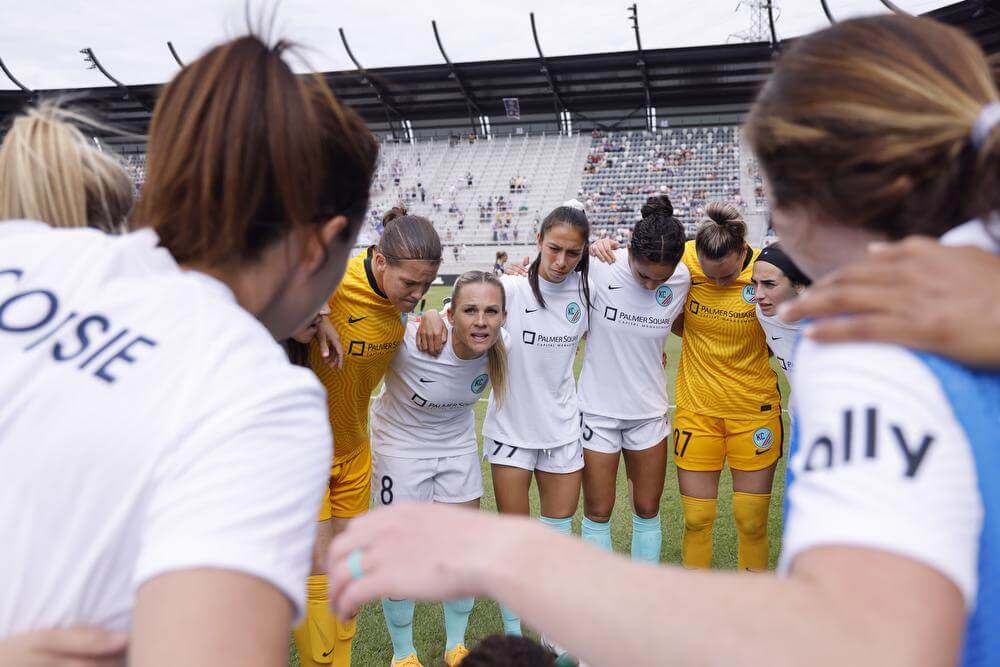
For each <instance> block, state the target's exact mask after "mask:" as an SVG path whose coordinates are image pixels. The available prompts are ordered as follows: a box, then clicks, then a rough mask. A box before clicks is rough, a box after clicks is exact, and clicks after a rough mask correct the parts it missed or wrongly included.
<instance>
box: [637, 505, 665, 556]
mask: <svg viewBox="0 0 1000 667" xmlns="http://www.w3.org/2000/svg"><path fill="white" fill-rule="evenodd" d="M662 545H663V527H662V526H661V525H660V515H659V514H657V515H656V516H653V517H650V518H648V519H643V518H642V517H641V516H639V515H638V514H633V515H632V559H633V560H641V561H645V562H647V563H659V562H660V547H661V546H662Z"/></svg>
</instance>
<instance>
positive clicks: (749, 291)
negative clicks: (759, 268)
mask: <svg viewBox="0 0 1000 667" xmlns="http://www.w3.org/2000/svg"><path fill="white" fill-rule="evenodd" d="M756 293H757V291H756V290H755V289H754V286H753V285H747V286H746V287H744V288H743V300H744V301H746V302H747V303H754V297H755V296H756Z"/></svg>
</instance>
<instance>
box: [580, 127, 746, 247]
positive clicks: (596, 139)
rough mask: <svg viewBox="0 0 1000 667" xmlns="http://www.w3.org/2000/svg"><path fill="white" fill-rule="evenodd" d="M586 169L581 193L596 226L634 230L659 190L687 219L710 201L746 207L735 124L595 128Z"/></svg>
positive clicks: (611, 230)
mask: <svg viewBox="0 0 1000 667" xmlns="http://www.w3.org/2000/svg"><path fill="white" fill-rule="evenodd" d="M583 170H584V174H583V181H582V185H581V190H580V195H581V198H582V201H583V203H584V206H585V208H586V210H587V215H588V217H589V218H590V221H591V225H592V226H593V227H594V228H595V229H596V230H605V231H608V232H609V233H610V234H617V233H618V232H617V231H616V230H617V229H618V228H623V229H625V228H630V227H631V226H632V224H633V223H634V222H635V221H636V220H638V219H639V217H640V213H639V210H640V208H641V207H642V204H643V203H644V202H645V201H646V199H647V198H649V197H650V196H651V195H653V194H657V193H664V194H667V195H669V196H670V199H671V201H672V202H673V204H674V211H675V214H676V215H677V217H678V218H679V219H681V220H682V221H684V222H686V223H691V222H693V221H696V220H697V219H698V218H700V217H702V215H703V213H704V207H705V204H706V203H707V202H708V201H710V200H722V201H728V202H731V203H734V204H736V205H738V206H740V207H744V206H745V202H744V201H743V198H742V197H741V195H740V142H739V134H738V131H737V128H736V127H735V126H711V127H689V128H678V129H663V130H659V131H657V132H645V131H627V132H610V133H602V132H595V133H593V134H592V138H591V147H590V154H589V155H588V156H587V160H586V164H585V165H584V167H583Z"/></svg>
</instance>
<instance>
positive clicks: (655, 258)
mask: <svg viewBox="0 0 1000 667" xmlns="http://www.w3.org/2000/svg"><path fill="white" fill-rule="evenodd" d="M684 240H685V239H684V225H682V224H681V223H680V220H678V219H677V218H675V217H674V207H673V204H671V203H670V197H668V196H667V195H659V196H656V197H650V198H649V199H647V200H646V203H645V204H643V207H642V220H640V221H639V222H637V223H635V227H633V228H632V240H631V241H630V242H629V250H630V251H631V252H632V254H633V255H634V256H635V257H636V258H638V259H640V260H642V261H644V262H652V263H654V264H663V265H673V266H676V265H677V263H678V262H679V261H681V257H683V255H684Z"/></svg>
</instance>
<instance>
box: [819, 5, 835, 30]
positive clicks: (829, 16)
mask: <svg viewBox="0 0 1000 667" xmlns="http://www.w3.org/2000/svg"><path fill="white" fill-rule="evenodd" d="M819 4H820V6H822V7H823V13H824V14H826V20H827V21H829V22H830V25H836V23H837V19H835V18H833V14H831V13H830V7H829V6H827V4H826V0H819Z"/></svg>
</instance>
